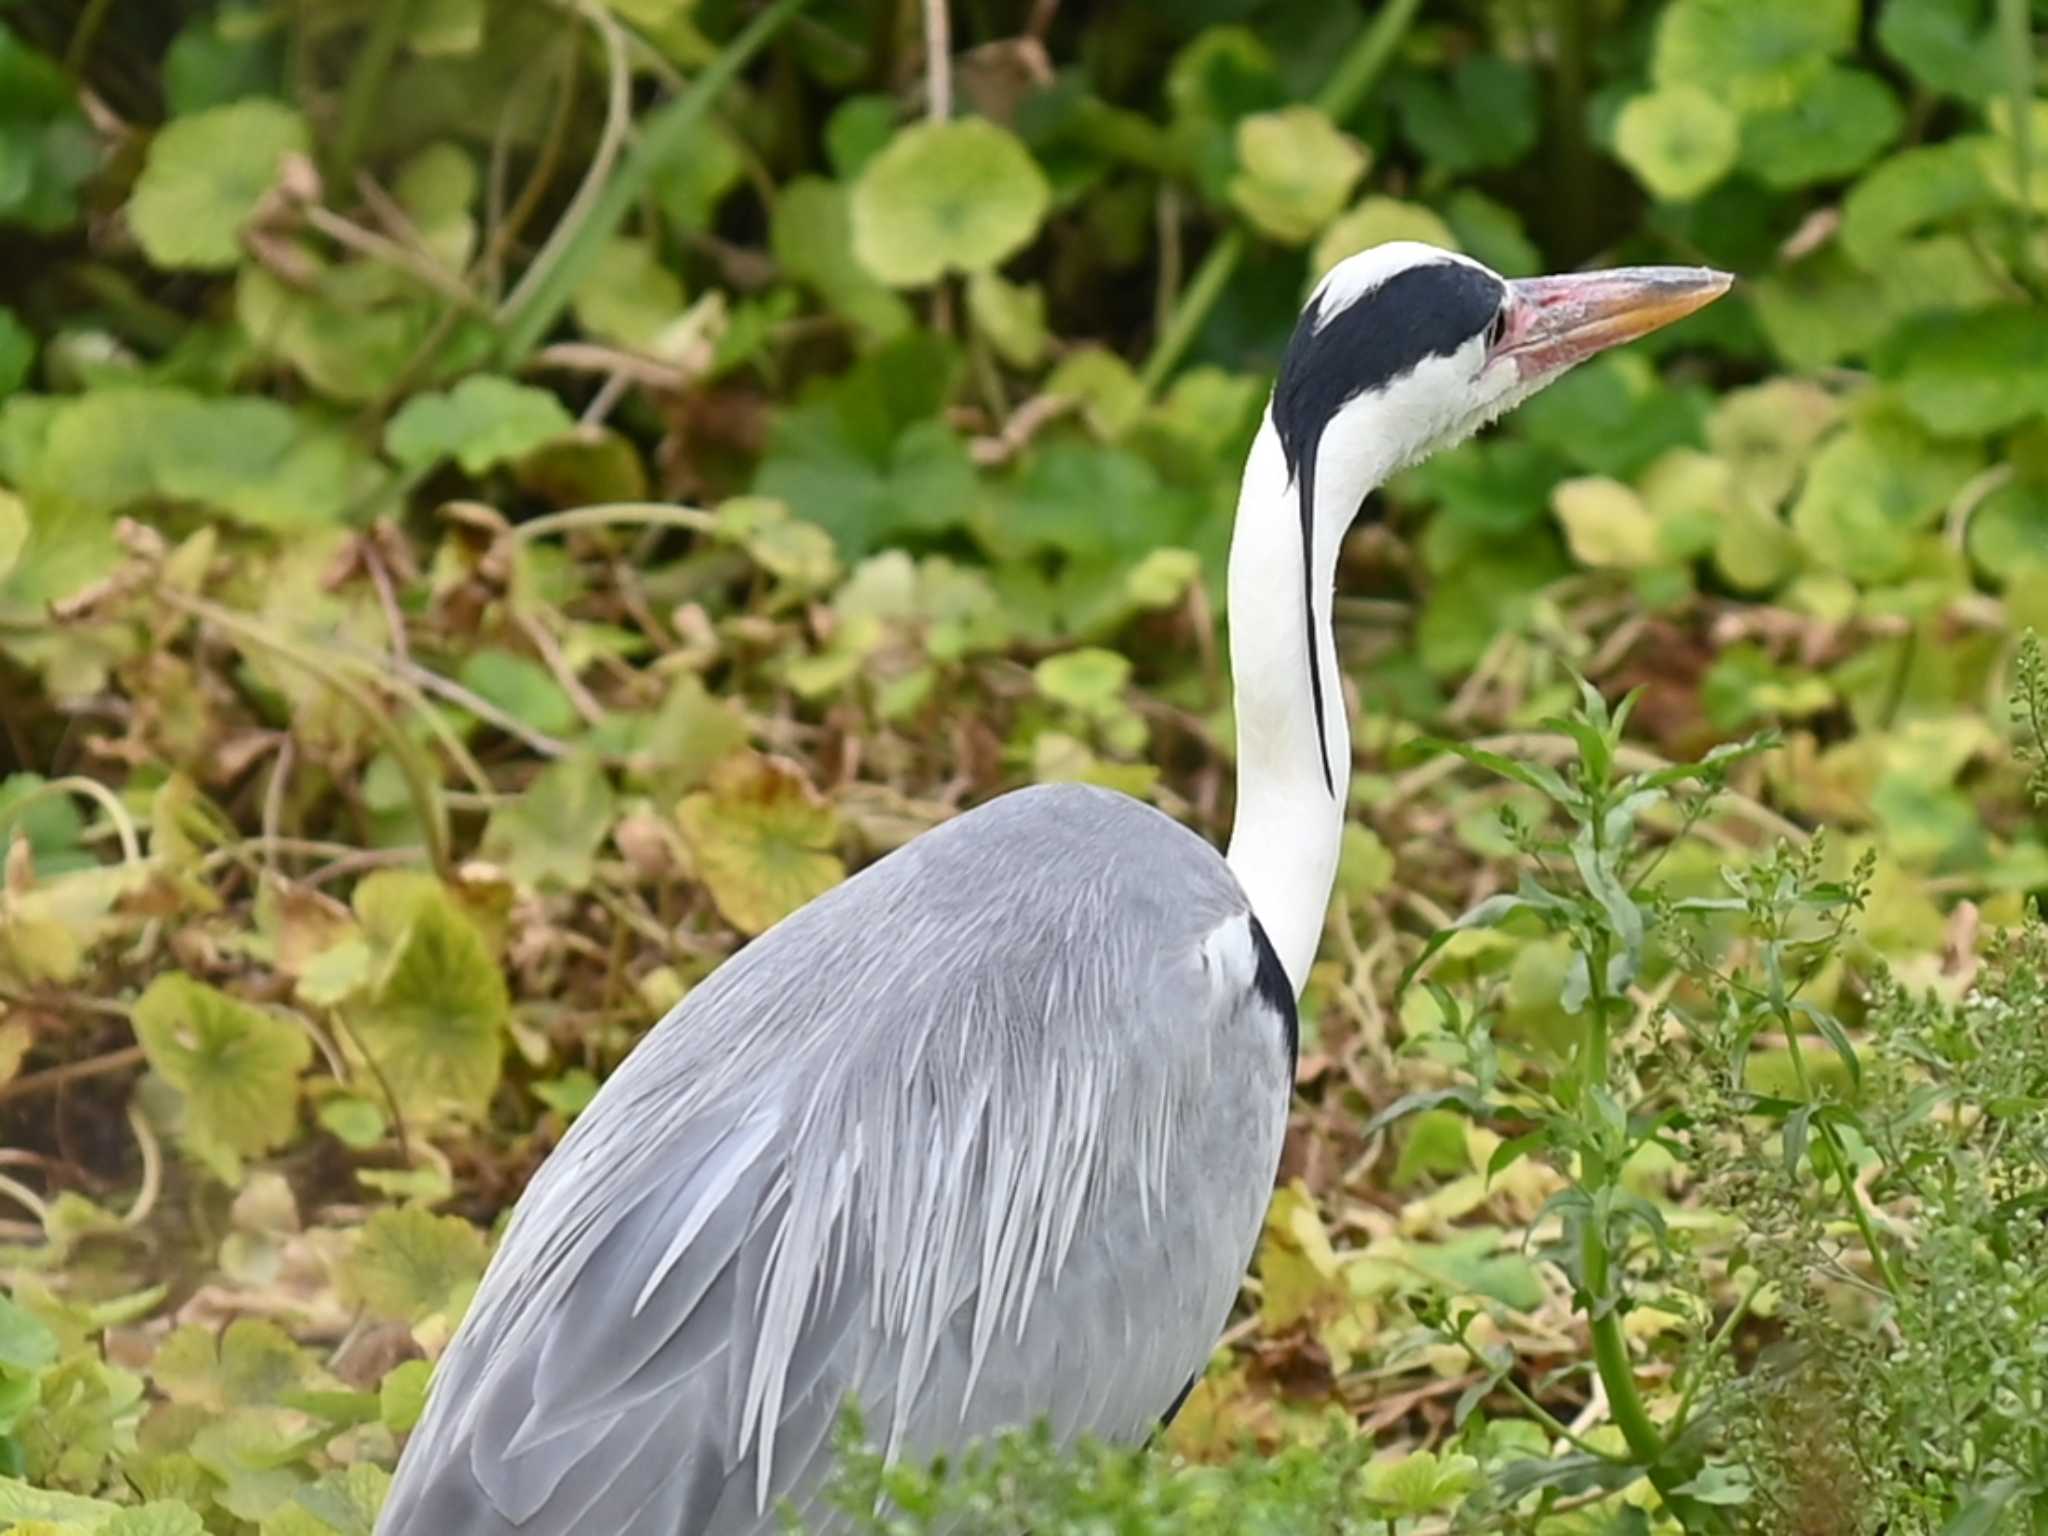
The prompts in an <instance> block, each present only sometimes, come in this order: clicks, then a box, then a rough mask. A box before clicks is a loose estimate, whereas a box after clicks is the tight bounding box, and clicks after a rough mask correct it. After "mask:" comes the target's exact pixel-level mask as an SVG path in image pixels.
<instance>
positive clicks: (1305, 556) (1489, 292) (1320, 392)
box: [1273, 261, 1507, 799]
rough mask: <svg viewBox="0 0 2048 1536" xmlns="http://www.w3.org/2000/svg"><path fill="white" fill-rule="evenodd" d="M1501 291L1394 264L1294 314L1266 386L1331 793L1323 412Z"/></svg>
mask: <svg viewBox="0 0 2048 1536" xmlns="http://www.w3.org/2000/svg"><path fill="white" fill-rule="evenodd" d="M1506 297H1507V295H1506V293H1505V291H1504V290H1503V289H1502V287H1501V284H1500V280H1499V279H1498V278H1496V277H1494V276H1493V275H1492V274H1491V273H1490V272H1484V271H1481V270H1480V269H1478V268H1476V267H1469V266H1467V265H1465V264H1464V263H1463V262H1457V261H1432V262H1426V263H1424V264H1423V265H1421V266H1416V267H1408V268H1406V269H1404V270H1402V271H1399V272H1396V273H1394V274H1393V276H1391V277H1389V278H1388V279H1387V280H1386V281H1385V282H1383V283H1381V284H1380V285H1379V286H1378V287H1377V288H1371V289H1368V290H1367V291H1366V292H1365V293H1363V294H1360V295H1359V296H1358V298H1356V299H1354V300H1353V301H1352V302H1351V303H1349V304H1346V305H1345V306H1344V307H1343V308H1342V309H1339V310H1335V311H1333V312H1332V313H1331V314H1330V315H1329V316H1328V317H1327V318H1325V317H1324V315H1323V298H1322V296H1321V295H1318V296H1317V298H1316V301H1315V302H1314V303H1313V304H1311V305H1310V306H1309V307H1308V308H1307V309H1306V310H1305V311H1304V312H1303V313H1302V316H1301V318H1300V319H1299V320H1298V321H1296V322H1295V326H1294V334H1293V335H1292V336H1291V337H1289V338H1288V341H1287V351H1286V353H1285V354H1284V355H1283V356H1282V357H1281V359H1280V376H1279V377H1278V378H1277V379H1276V380H1275V381H1274V384H1273V430H1274V431H1275V432H1277V433H1278V434H1279V436H1280V452H1281V454H1282V455H1283V456H1284V457H1285V458H1286V460H1287V468H1288V472H1289V473H1290V474H1292V475H1293V476H1294V486H1295V495H1296V496H1297V498H1298V501H1299V506H1300V513H1301V616H1302V623H1303V625H1304V626H1305V627H1306V630H1307V638H1308V686H1309V694H1310V697H1311V698H1312V699H1313V700H1314V701H1315V709H1316V746H1317V748H1318V750H1319V751H1320V752H1321V753H1322V759H1323V787H1324V788H1325V789H1327V790H1328V791H1329V792H1330V797H1331V798H1332V799H1335V798H1336V795H1337V776H1336V770H1335V769H1334V768H1333V767H1332V765H1331V763H1330V747H1329V742H1328V739H1327V738H1326V737H1325V735H1324V732H1323V676H1322V673H1323V662H1322V655H1321V653H1320V652H1319V651H1318V650H1317V649H1316V618H1315V614H1316V609H1315V586H1314V584H1315V575H1314V571H1315V558H1314V556H1315V505H1316V449H1317V447H1318V445H1319V444H1320V443H1321V442H1322V440H1323V428H1325V427H1326V426H1328V425H1329V424H1330V418H1331V417H1332V416H1335V415H1336V414H1337V412H1339V411H1340V410H1342V409H1343V408H1344V407H1345V406H1346V405H1347V404H1349V403H1350V402H1351V401H1353V400H1355V399H1357V398H1358V397H1359V396H1360V395H1362V394H1365V393H1367V392H1368V391H1371V390H1375V389H1384V388H1386V387H1387V385H1389V384H1391V383H1392V382H1393V381H1394V380H1395V379H1398V378H1399V377H1401V375H1402V374H1404V373H1409V372H1411V371H1413V370H1414V369H1415V367H1416V366H1417V365H1418V364H1420V363H1421V362H1422V360H1423V359H1424V358H1429V357H1448V356H1450V355H1451V353H1453V352H1455V351H1457V350H1458V348H1460V347H1462V346H1463V345H1464V344H1465V343H1466V342H1468V341H1470V340H1471V339H1472V338H1473V337H1474V336H1476V335H1478V334H1479V333H1480V332H1481V331H1483V330H1485V329H1486V328H1487V326H1489V325H1491V324H1492V323H1493V317H1494V315H1495V314H1496V313H1497V312H1498V311H1499V309H1500V306H1501V303H1502V301H1503V300H1504V299H1505V298H1506Z"/></svg>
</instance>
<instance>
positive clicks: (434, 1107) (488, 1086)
mask: <svg viewBox="0 0 2048 1536" xmlns="http://www.w3.org/2000/svg"><path fill="white" fill-rule="evenodd" d="M362 900H363V898H362V893H361V890H360V888H359V890H358V910H361V907H362ZM364 916H365V921H366V923H367V922H368V921H369V915H368V914H367V913H365V914H364ZM348 1007H349V1017H350V1019H351V1021H352V1023H353V1028H354V1032H355V1035H356V1038H357V1039H358V1040H360V1041H361V1043H362V1048H363V1049H364V1050H365V1051H367V1052H368V1053H369V1054H370V1055H371V1056H372V1057H373V1058H374V1059H375V1060H376V1062H377V1065H378V1068H379V1070H380V1073H381V1075H382V1078H383V1080H384V1082H385V1083H388V1084H389V1085H390V1090H391V1092H392V1094H393V1095H394V1096H395V1097H396V1098H397V1100H398V1102H399V1105H400V1107H401V1108H402V1109H403V1110H405V1111H406V1112H407V1113H408V1114H415V1113H423V1114H432V1113H441V1112H447V1111H450V1110H453V1111H455V1112H458V1113H461V1114H464V1115H467V1116H471V1117H475V1116H480V1115H481V1114H482V1113H483V1111H484V1109H485V1108H486V1107H487V1106H488V1105H489V1103H490V1099H491V1094H492V1092H493V1091H494V1090H495V1089H496V1088H497V1085H498V1072H499V1067H500V1064H501V1062H502V1060H503V1056H504V1047H505V1024H506V1020H507V1018H508V1017H509V1015H510V1001H509V999H508V997H507V995H506V990H505V977H504V973H503V972H502V971H501V970H500V969H499V968H498V962H497V957H496V956H495V955H493V954H492V952H491V948H490V945H489V944H488V943H487V942H486V940H485V939H484V936H483V933H482V932H481V931H480V930H479V929H478V928H477V926H476V924H475V923H474V922H472V921H471V920H470V919H469V918H468V917H467V916H466V915H465V914H463V913H462V912H461V911H460V910H459V909H458V908H457V907H456V905H455V901H454V898H453V897H451V896H449V895H448V894H447V893H446V892H445V891H442V890H435V891H433V892H432V893H431V894H428V895H425V896H424V897H423V899H421V900H420V901H419V903H418V905H417V906H416V907H415V909H414V910H413V911H412V912H411V914H410V916H409V917H408V918H407V919H406V921H405V925H404V928H403V930H402V933H401V935H400V937H399V938H398V940H397V942H396V944H395V946H394V948H393V950H392V953H391V955H390V958H389V959H388V960H387V961H386V963H385V965H384V968H383V971H382V974H381V975H380V977H379V979H378V983H377V986H376V989H375V990H374V992H372V993H371V995H370V996H369V997H367V998H363V999H359V1000H356V1001H354V1002H352V1003H350V1004H349V1005H348Z"/></svg>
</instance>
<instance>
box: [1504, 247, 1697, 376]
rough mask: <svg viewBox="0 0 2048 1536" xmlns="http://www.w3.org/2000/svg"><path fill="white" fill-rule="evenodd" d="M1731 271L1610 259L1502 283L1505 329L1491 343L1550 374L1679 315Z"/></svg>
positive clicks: (1527, 372) (1528, 367) (1531, 370)
mask: <svg viewBox="0 0 2048 1536" xmlns="http://www.w3.org/2000/svg"><path fill="white" fill-rule="evenodd" d="M1734 281H1735V279H1734V278H1733V277H1731V276H1730V275H1729V274H1728V273H1726V272H1716V271H1714V270H1713V269H1712V268H1711V267H1617V268H1615V269H1614V270H1613V271H1609V272H1574V273H1570V274H1567V275H1565V276H1562V277H1523V278H1516V279H1514V280H1512V281H1510V282H1509V283H1508V292H1509V300H1508V322H1507V329H1506V331H1505V332H1504V333H1503V335H1502V336H1501V339H1500V340H1499V342H1497V343H1496V344H1495V346H1494V348H1493V355H1494V356H1495V357H1511V358H1513V359H1514V361H1515V365H1516V367H1517V368H1519V369H1520V370H1521V374H1522V377H1524V378H1529V377H1532V376H1536V375H1541V376H1543V377H1546V378H1547V377H1550V376H1551V375H1554V374H1558V373H1562V372H1563V371H1564V370H1565V369H1567V368H1569V367H1571V366H1572V365H1573V364H1574V363H1580V362H1584V361H1585V360H1586V359H1587V358H1589V357H1591V356H1592V355H1593V354H1594V353H1595V352H1604V351H1606V350H1607V348H1609V347H1614V346H1619V345H1620V344H1621V343H1622V342H1625V341H1634V340H1635V339H1636V338H1637V337H1638V336H1645V335H1648V334H1649V333H1650V332H1651V331H1654V330H1657V329H1658V328H1659V327H1661V326H1666V325H1669V324H1671V322H1672V321H1674V320H1682V319H1684V318H1685V317H1686V316H1687V315H1689V314H1691V313H1692V312H1693V311H1694V310H1696V309H1701V308H1704V307H1705V306H1706V305H1708V304H1711V303H1713V302H1714V300H1716V299H1718V298H1719V297H1721V295H1722V294H1724V293H1726V292H1727V291H1728V286H1729V284H1731V283H1733V282H1734Z"/></svg>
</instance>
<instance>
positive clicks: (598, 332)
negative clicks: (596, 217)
mask: <svg viewBox="0 0 2048 1536" xmlns="http://www.w3.org/2000/svg"><path fill="white" fill-rule="evenodd" d="M683 297H684V296H683V285H682V282H681V280H680V279H678V278H677V277H676V275H675V274H674V273H673V272H671V271H669V269H668V268H667V267H665V266H664V265H662V261H661V253H660V251H658V250H657V249H656V248H655V245H654V242H653V241H651V240H642V239H636V238H634V237H632V236H628V235H621V236H619V237H617V238H616V239H612V240H607V241H606V242H605V243H604V245H603V246H602V247H601V248H600V249H599V251H598V255H597V260H596V262H595V263H593V265H592V266H591V269H590V276H589V277H587V278H585V279H584V280H583V283H582V286H580V287H579V288H578V289H577V290H576V294H575V297H574V298H573V299H571V300H570V307H571V308H572V309H573V310H574V312H575V315H576V323H577V324H578V325H580V326H582V327H583V329H584V331H585V332H586V333H587V334H589V335H591V336H595V337H597V338H599V339H600V340H603V341H611V342H617V343H618V344H619V345H620V346H622V347H636V348H638V349H639V350H641V351H643V352H654V353H657V354H659V352H660V350H661V349H660V345H659V344H660V341H661V338H662V333H663V332H664V331H666V330H668V329H669V327H670V326H672V325H674V324H675V323H676V320H677V317H678V316H680V315H681V314H682V313H683Z"/></svg>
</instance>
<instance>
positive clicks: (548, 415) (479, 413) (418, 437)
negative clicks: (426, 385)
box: [384, 373, 576, 475]
mask: <svg viewBox="0 0 2048 1536" xmlns="http://www.w3.org/2000/svg"><path fill="white" fill-rule="evenodd" d="M575 425H576V423H575V420H574V418H573V417H571V416H570V415H569V413H568V411H567V410H566V409H564V407H563V405H562V402H561V401H560V400H558V399H556V398H555V397H554V396H553V395H551V394H549V393H548V392H547V391H546V390H544V389H535V388H534V387H533V386H532V385H530V384H520V383H517V382H515V381H514V380H512V379H507V378H502V377H500V376H498V375H496V374H487V373H480V374H473V375H471V376H470V377H469V378H466V379H464V380H463V381H462V382H461V383H460V384H458V385H456V386H455V388H454V389H452V390H450V391H448V392H447V393H446V394H421V395H414V396H413V397H412V399H410V400H408V401H407V402H406V403H405V406H404V408H403V409H402V410H400V411H399V413H398V414H397V415H396V416H394V417H392V418H391V423H390V425H389V426H387V427H386V428H385V429H384V447H385V451H386V452H388V453H389V454H390V455H391V456H392V457H393V458H394V459H396V460H397V461H398V462H399V463H400V464H402V465H404V466H405V467H407V468H408V469H424V468H426V467H427V466H429V465H431V464H433V463H434V462H435V461H436V460H439V459H443V458H453V459H454V460H455V461H456V463H458V464H460V465H461V466H462V468H463V469H464V471H465V472H467V473H469V474H472V475H480V474H482V473H483V472H484V471H485V470H487V469H490V468H492V467H493V466H494V465H498V464H502V463H504V462H506V461H507V460H508V459H516V458H519V457H520V456H522V455H524V454H528V453H531V452H533V451H534V450H535V449H537V448H540V447H542V446H544V445H545V444H547V443H549V442H552V441H553V440H554V439H556V438H558V437H562V436H565V435H566V434H568V433H569V432H570V431H572V430H573V429H574V427H575Z"/></svg>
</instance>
